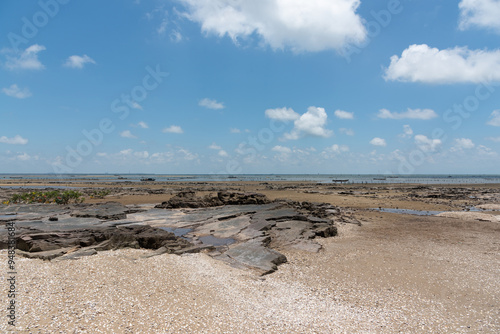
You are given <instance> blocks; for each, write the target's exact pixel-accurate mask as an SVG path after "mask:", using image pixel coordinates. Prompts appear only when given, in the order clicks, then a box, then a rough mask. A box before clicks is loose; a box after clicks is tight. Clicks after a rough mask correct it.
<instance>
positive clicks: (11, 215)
mask: <svg viewBox="0 0 500 334" xmlns="http://www.w3.org/2000/svg"><path fill="white" fill-rule="evenodd" d="M16 216H17V215H16V214H15V213H14V214H10V215H9V214H7V215H0V219H9V218H15V217H16Z"/></svg>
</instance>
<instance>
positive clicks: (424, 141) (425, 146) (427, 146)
mask: <svg viewBox="0 0 500 334" xmlns="http://www.w3.org/2000/svg"><path fill="white" fill-rule="evenodd" d="M415 144H417V146H418V148H419V149H420V150H421V151H422V152H435V151H436V150H437V149H438V148H439V147H440V146H441V144H442V142H441V140H440V139H430V138H427V136H424V135H416V136H415Z"/></svg>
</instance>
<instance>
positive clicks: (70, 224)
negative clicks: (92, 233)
mask: <svg viewBox="0 0 500 334" xmlns="http://www.w3.org/2000/svg"><path fill="white" fill-rule="evenodd" d="M98 226H106V224H103V222H102V221H101V220H99V219H97V218H74V217H70V216H69V215H68V216H66V217H62V218H58V220H57V221H50V220H49V219H48V218H44V219H43V220H26V221H17V222H16V228H25V229H37V230H42V231H71V230H77V229H82V228H92V227H98Z"/></svg>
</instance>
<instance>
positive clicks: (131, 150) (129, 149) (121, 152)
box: [120, 148, 134, 155]
mask: <svg viewBox="0 0 500 334" xmlns="http://www.w3.org/2000/svg"><path fill="white" fill-rule="evenodd" d="M132 152H134V150H133V149H131V148H128V149H126V150H121V151H120V155H131V154H132Z"/></svg>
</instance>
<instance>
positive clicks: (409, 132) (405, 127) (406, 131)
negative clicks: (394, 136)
mask: <svg viewBox="0 0 500 334" xmlns="http://www.w3.org/2000/svg"><path fill="white" fill-rule="evenodd" d="M399 136H400V137H402V138H411V136H413V130H412V128H411V127H410V126H409V125H408V124H406V125H403V133H402V134H401V135H399Z"/></svg>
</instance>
